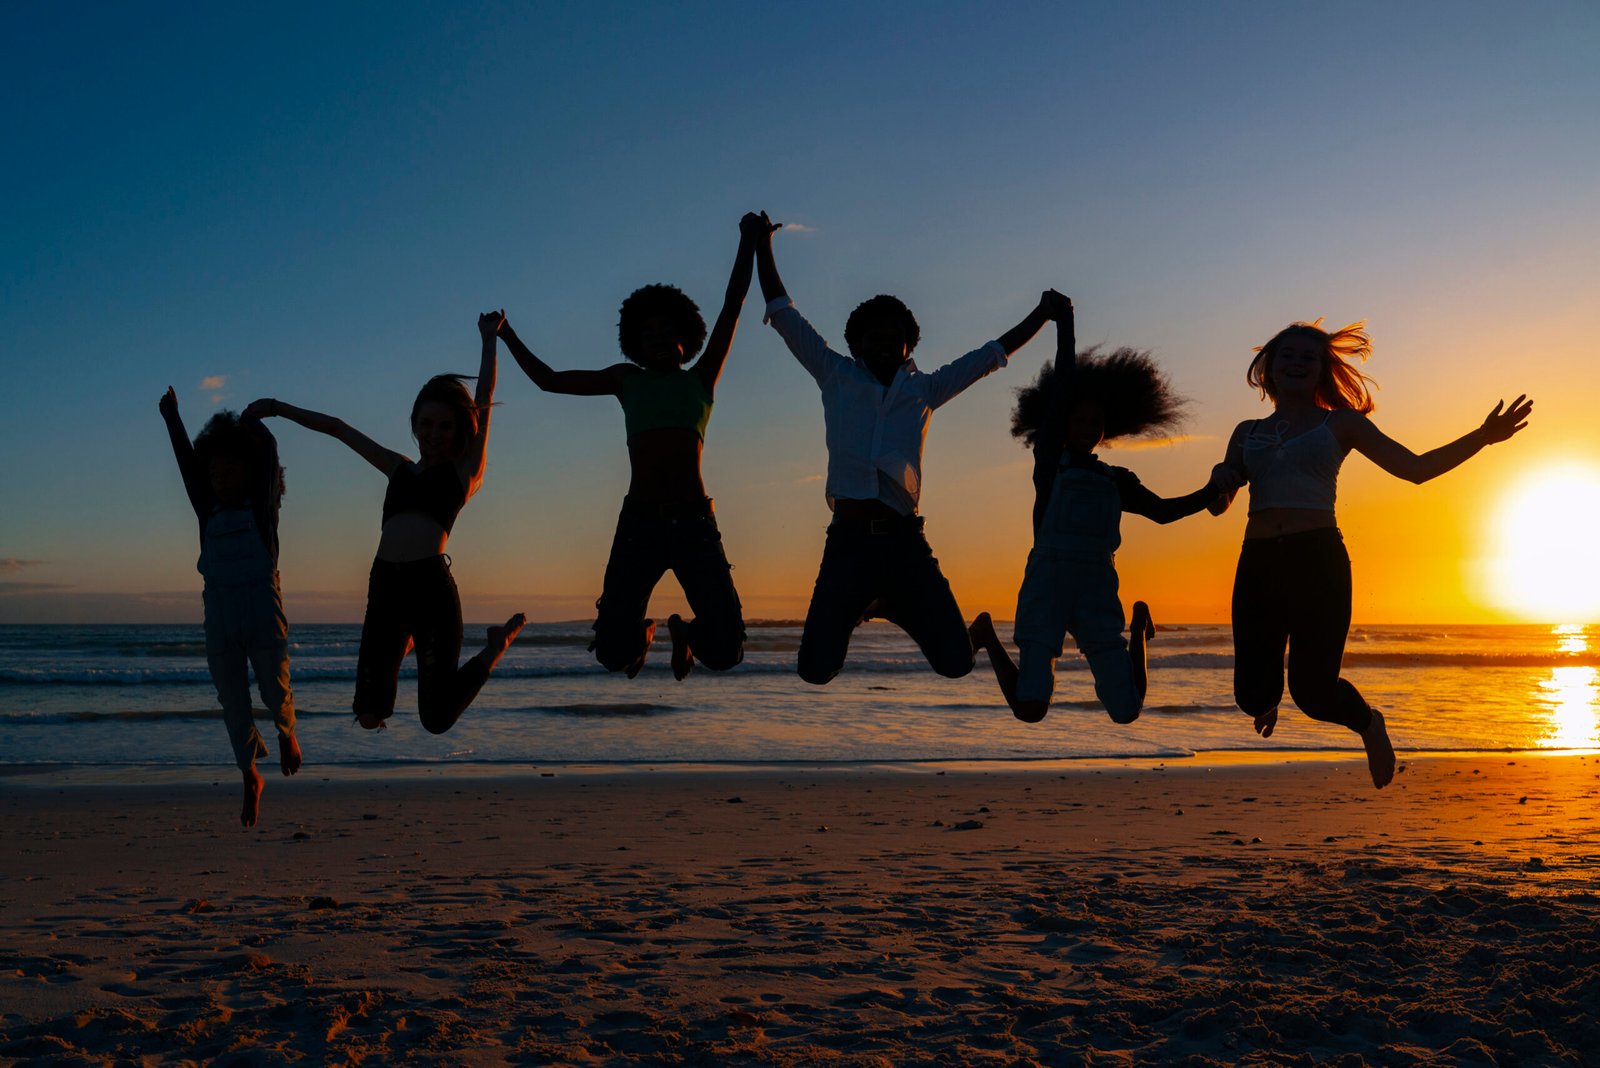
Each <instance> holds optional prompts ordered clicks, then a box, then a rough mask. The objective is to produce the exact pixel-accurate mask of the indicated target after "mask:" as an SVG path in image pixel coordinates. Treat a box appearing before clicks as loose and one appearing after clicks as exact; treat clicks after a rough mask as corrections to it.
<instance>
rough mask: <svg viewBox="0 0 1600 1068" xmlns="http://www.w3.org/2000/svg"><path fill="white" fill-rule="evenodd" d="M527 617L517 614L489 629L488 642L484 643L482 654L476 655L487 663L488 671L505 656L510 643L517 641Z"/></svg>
mask: <svg viewBox="0 0 1600 1068" xmlns="http://www.w3.org/2000/svg"><path fill="white" fill-rule="evenodd" d="M527 622H528V617H527V616H525V615H523V614H522V613H521V612H518V613H517V614H516V615H514V616H512V617H511V618H510V619H508V620H506V621H505V623H504V624H502V625H501V626H498V627H490V628H489V640H488V641H487V642H485V643H484V646H483V652H481V653H479V654H478V655H479V656H481V657H483V658H484V659H485V660H487V661H488V662H489V670H490V671H493V670H494V666H495V665H496V664H498V663H500V658H501V657H502V656H505V655H506V650H507V649H509V648H511V643H512V642H514V641H516V640H517V635H518V634H521V633H522V628H523V627H524V626H525V625H527Z"/></svg>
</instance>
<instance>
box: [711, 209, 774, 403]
mask: <svg viewBox="0 0 1600 1068" xmlns="http://www.w3.org/2000/svg"><path fill="white" fill-rule="evenodd" d="M775 229H777V224H775V223H773V222H772V220H770V219H768V218H767V213H766V212H762V213H761V214H760V215H757V214H755V213H754V212H746V213H745V216H744V218H742V219H740V220H739V251H738V253H736V254H735V255H734V258H733V273H732V274H731V275H729V276H728V291H727V292H726V293H725V294H723V297H722V312H721V314H719V315H718V316H717V322H716V325H714V326H713V327H712V328H711V336H710V337H709V338H707V339H706V348H705V351H704V352H703V353H701V354H700V358H699V359H698V360H696V361H695V364H694V372H695V374H697V375H699V376H700V381H702V382H704V383H705V387H706V392H707V393H712V392H714V391H715V390H716V388H717V379H719V378H721V377H722V365H723V364H724V363H726V362H727V359H728V350H729V349H730V348H732V347H733V334H734V331H735V330H737V329H738V328H739V309H740V308H742V307H744V297H745V294H746V293H748V292H750V275H751V272H752V271H753V270H754V267H755V254H756V246H757V245H758V244H759V243H760V242H761V241H762V239H769V240H770V238H771V236H772V231H773V230H775Z"/></svg>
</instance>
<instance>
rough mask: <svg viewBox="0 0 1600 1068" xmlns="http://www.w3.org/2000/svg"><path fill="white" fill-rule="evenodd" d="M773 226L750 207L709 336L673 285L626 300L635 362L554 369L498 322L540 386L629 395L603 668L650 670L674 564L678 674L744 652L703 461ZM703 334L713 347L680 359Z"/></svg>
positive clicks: (603, 602)
mask: <svg viewBox="0 0 1600 1068" xmlns="http://www.w3.org/2000/svg"><path fill="white" fill-rule="evenodd" d="M770 225H771V224H770V223H768V222H767V221H766V219H765V217H764V216H757V215H751V214H747V215H745V216H744V218H743V219H741V220H740V221H739V251H738V254H737V255H736V256H735V257H734V262H733V274H732V275H731V276H730V277H729V279H728V290H727V293H726V294H725V295H724V297H723V301H722V311H721V313H720V314H719V315H718V316H717V321H716V324H715V325H714V326H713V327H712V328H711V336H710V338H709V339H707V337H706V324H705V320H704V319H702V318H701V317H700V309H699V308H698V307H697V306H696V305H695V303H694V301H692V300H690V299H689V298H688V297H687V296H686V295H684V293H683V292H682V291H681V290H678V289H676V288H674V287H673V286H667V285H649V286H645V287H643V288H642V289H636V290H634V292H633V293H632V294H630V295H629V297H628V299H627V300H625V301H623V302H622V314H621V321H620V322H619V323H618V327H617V341H618V344H619V345H620V347H621V349H622V355H623V356H625V357H627V359H628V360H629V361H630V362H628V363H618V364H613V365H611V366H610V367H607V368H605V369H604V370H598V371H557V370H555V369H554V368H552V367H551V366H550V365H549V364H547V363H545V362H544V361H543V360H541V359H540V358H539V357H537V356H535V355H534V354H533V351H532V350H531V349H529V348H528V346H527V345H525V344H523V343H522V339H521V338H519V337H518V336H517V334H516V332H515V331H514V330H512V329H511V326H510V324H509V323H508V324H506V325H505V326H504V327H503V328H502V330H501V336H502V337H503V338H504V339H505V343H506V347H507V348H508V349H510V350H511V355H512V356H514V357H516V360H517V364H518V366H520V367H521V368H522V369H523V371H525V372H526V373H527V375H528V377H529V378H531V379H533V383H534V385H536V386H538V387H539V388H540V389H542V390H544V391H545V392H547V393H567V394H573V395H577V396H590V397H594V396H607V397H615V398H617V400H618V401H619V402H620V403H621V404H622V415H623V422H624V424H625V425H626V427H627V433H628V460H629V464H630V466H631V472H632V476H631V478H630V479H629V481H628V495H627V496H626V497H624V498H623V501H622V514H621V515H620V516H619V517H618V518H617V532H616V536H615V537H614V538H613V539H612V542H611V557H610V559H609V560H607V561H606V574H605V580H604V585H603V587H602V591H601V594H600V600H599V601H598V602H597V610H598V612H597V617H596V619H595V622H594V643H593V644H592V645H591V646H590V648H591V649H592V650H593V651H594V654H595V657H596V659H598V660H599V661H600V663H601V664H602V665H604V667H605V668H606V670H607V671H624V672H626V673H627V675H628V677H629V678H633V677H634V676H636V675H638V673H639V671H640V669H641V668H643V667H644V661H645V657H646V656H647V655H648V654H649V652H650V643H651V642H652V641H654V640H655V633H656V625H655V621H654V620H651V619H646V618H645V613H646V612H647V611H648V610H649V607H650V594H651V591H653V590H654V589H655V588H656V583H658V582H660V581H661V577H662V576H663V575H664V574H666V572H667V571H668V569H671V571H672V573H673V574H674V575H676V576H677V579H678V583H679V585H681V586H682V587H683V592H684V595H685V596H686V597H687V598H688V600H689V607H690V608H691V609H692V610H693V611H694V618H693V619H691V620H687V621H686V620H684V619H682V618H681V617H679V616H677V615H673V616H671V617H670V618H669V619H668V620H667V628H668V630H669V631H670V632H671V634H672V674H673V676H674V677H675V678H678V679H680V680H681V679H683V678H684V677H686V676H687V675H688V674H689V672H690V671H691V670H692V669H693V667H694V662H695V661H696V660H699V661H700V662H701V663H703V664H704V665H705V666H706V667H708V668H711V669H712V670H714V671H726V670H727V669H729V668H731V667H733V666H734V665H735V664H737V663H739V662H740V661H741V660H743V659H744V638H745V629H744V612H743V609H742V608H741V607H740V605H739V593H738V591H737V590H736V589H734V585H733V575H732V571H731V568H730V566H729V564H728V556H727V553H726V552H724V551H723V548H722V535H721V533H720V532H719V531H718V530H717V520H716V515H715V513H714V511H713V509H712V503H711V498H710V497H708V496H706V487H705V481H704V480H703V479H702V478H701V476H700V459H701V454H702V453H703V452H704V449H705V437H706V425H707V424H708V423H709V422H710V421H711V407H712V403H713V400H714V397H715V394H716V389H717V379H719V378H720V377H721V376H722V367H723V364H724V363H725V362H726V361H727V359H728V350H729V348H730V347H731V346H732V345H733V334H734V331H735V329H737V327H738V325H739V309H740V307H742V306H743V304H744V298H745V294H746V293H747V292H748V291H749V289H750V275H751V270H752V257H753V256H754V254H755V246H756V241H757V235H758V234H764V233H766V232H767V231H768V229H769V227H770ZM702 342H703V343H704V344H705V352H704V353H703V354H702V355H701V356H700V358H699V359H698V360H695V362H694V364H693V365H692V366H687V367H686V366H684V365H685V364H687V363H688V362H689V361H690V360H693V359H694V356H695V353H697V352H700V346H701V344H702Z"/></svg>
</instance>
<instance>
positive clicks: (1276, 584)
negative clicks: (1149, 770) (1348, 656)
mask: <svg viewBox="0 0 1600 1068" xmlns="http://www.w3.org/2000/svg"><path fill="white" fill-rule="evenodd" d="M1349 632H1350V555H1349V554H1348V553H1347V552H1345V548H1344V538H1343V537H1342V536H1340V534H1339V532H1338V530H1336V529H1334V528H1332V527H1328V528H1326V529H1322V530H1307V531H1302V532H1301V533H1298V534H1285V535H1283V536H1282V537H1277V538H1247V539H1245V543H1244V548H1243V549H1242V550H1241V551H1240V553H1239V569H1238V571H1237V572H1236V573H1235V575H1234V579H1233V696H1234V700H1235V701H1237V702H1238V703H1239V707H1240V708H1241V709H1243V710H1244V711H1245V712H1247V713H1249V714H1250V715H1252V716H1260V715H1262V714H1263V713H1265V712H1267V711H1269V710H1271V709H1273V708H1276V707H1277V706H1278V704H1279V702H1281V701H1282V700H1283V666H1284V651H1285V650H1286V649H1287V651H1288V663H1289V695H1290V696H1291V697H1293V698H1294V703H1295V704H1297V705H1299V706H1300V710H1301V711H1302V712H1304V713H1305V714H1306V715H1308V716H1310V717H1311V718H1312V719H1320V720H1323V721H1325V722H1328V723H1338V724H1341V725H1343V726H1346V727H1349V728H1350V729H1351V730H1353V731H1363V730H1365V729H1366V727H1367V724H1368V723H1369V722H1371V719H1372V709H1371V708H1369V707H1368V705H1367V702H1366V700H1365V699H1363V698H1362V696H1361V694H1360V693H1359V692H1358V691H1357V690H1356V688H1355V687H1354V686H1352V685H1351V684H1350V683H1349V682H1348V681H1347V680H1345V679H1342V678H1340V677H1339V667H1340V664H1341V662H1342V661H1343V659H1344V642H1345V637H1346V635H1348V634H1349Z"/></svg>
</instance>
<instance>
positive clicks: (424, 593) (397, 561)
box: [245, 312, 526, 734]
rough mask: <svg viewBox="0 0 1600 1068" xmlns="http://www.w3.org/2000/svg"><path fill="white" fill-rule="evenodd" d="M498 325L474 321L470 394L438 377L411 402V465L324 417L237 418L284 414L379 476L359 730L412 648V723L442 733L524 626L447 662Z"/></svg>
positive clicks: (499, 318) (253, 412) (262, 407)
mask: <svg viewBox="0 0 1600 1068" xmlns="http://www.w3.org/2000/svg"><path fill="white" fill-rule="evenodd" d="M504 321H505V316H504V314H503V313H500V312H490V313H485V314H483V315H480V316H479V317H478V334H479V336H480V338H481V340H482V343H483V355H482V362H481V364H480V366H479V370H478V387H477V392H476V395H474V394H471V393H468V392H467V388H466V386H465V385H463V384H462V383H463V377H464V376H461V375H437V376H435V377H433V378H431V379H429V380H428V382H427V383H426V384H425V385H424V386H423V387H422V390H421V392H419V393H418V394H417V399H416V401H415V402H414V403H413V404H412V406H411V433H412V436H413V437H414V438H415V439H416V442H417V448H418V450H419V458H418V459H417V460H416V461H415V462H413V461H412V460H411V458H410V457H408V456H405V455H404V454H402V453H398V452H393V451H391V450H389V449H386V448H384V447H383V446H382V445H379V444H378V443H377V442H375V441H373V440H372V439H371V438H369V437H367V436H366V435H365V434H363V433H361V432H360V431H359V430H356V429H355V428H354V427H351V426H350V425H348V424H347V423H345V422H344V421H343V420H340V419H336V418H334V417H333V416H330V415H323V414H322V413H320V412H313V411H309V410H307V409H305V408H296V407H294V406H293V405H290V404H285V403H283V402H282V401H278V400H272V399H262V400H258V401H255V402H254V403H252V404H251V405H250V406H249V407H248V408H246V409H245V415H246V416H255V417H258V418H259V417H265V416H283V417H284V418H285V419H288V420H290V421H292V422H296V423H299V424H300V425H301V426H303V427H306V428H307V429H309V430H315V431H317V432H319V433H322V434H327V435H329V436H330V437H333V438H337V439H338V440H340V441H342V442H344V443H345V444H346V445H348V446H349V447H350V448H351V449H352V450H354V451H355V453H356V455H358V456H360V457H361V458H362V459H363V460H365V461H367V462H368V463H370V464H371V465H372V466H373V467H376V468H377V469H378V470H379V471H382V472H383V473H384V475H385V476H387V477H388V479H389V488H388V491H387V492H386V493H385V495H384V498H383V528H382V533H381V534H380V536H379V540H378V553H377V558H376V559H375V560H374V561H373V563H372V573H371V576H370V578H369V581H368V585H367V613H366V618H365V620H364V621H363V622H362V625H361V649H360V652H359V654H358V655H357V659H356V692H355V699H354V708H355V713H356V719H357V721H358V722H359V723H360V724H361V725H362V726H363V727H366V728H367V729H369V730H372V729H377V728H381V727H382V726H384V723H385V721H386V720H388V718H389V717H390V716H391V715H392V714H393V713H394V701H395V691H396V688H397V685H398V681H399V675H400V662H401V661H402V660H404V659H405V655H406V653H407V652H408V651H410V649H411V648H412V647H413V646H415V648H416V651H417V715H418V717H419V718H420V719H421V721H422V725H423V727H424V728H426V729H427V730H428V732H429V733H431V734H443V733H444V732H445V731H447V730H449V729H450V728H451V727H452V726H453V725H454V724H455V722H456V720H458V719H460V718H461V713H462V712H464V711H465V710H466V708H467V706H468V705H469V704H471V703H472V699H473V698H474V697H476V696H477V695H478V691H479V690H480V689H482V687H483V684H484V683H485V682H487V681H488V678H489V672H490V671H492V670H493V669H494V666H495V665H496V664H497V663H499V661H500V658H501V657H502V656H504V655H505V651H506V650H507V649H508V648H510V646H511V643H512V642H513V641H514V640H516V637H517V633H518V632H519V631H520V630H521V629H522V626H523V623H524V622H525V621H526V620H525V618H524V616H523V615H522V614H521V613H520V612H519V613H518V614H516V615H514V616H512V617H511V618H510V619H508V620H506V621H505V624H504V625H503V626H498V627H490V628H489V633H488V640H487V642H486V643H485V645H484V647H483V650H482V651H481V652H479V653H478V654H477V655H476V656H474V657H472V658H471V659H469V660H467V661H466V662H465V663H462V664H458V663H457V661H458V660H459V658H460V656H461V640H462V626H461V597H460V595H459V594H458V592H457V590H456V584H455V579H454V578H453V577H451V574H450V564H449V560H448V558H447V557H446V556H445V555H444V549H445V545H446V544H447V542H448V540H449V537H450V529H451V527H452V526H453V525H454V524H455V519H456V515H457V514H458V513H459V512H460V511H461V508H462V506H463V505H465V504H466V502H467V499H468V498H469V497H471V496H472V495H473V494H474V493H476V492H477V491H478V489H479V487H480V486H482V485H483V471H484V462H485V458H486V455H487V449H488V443H489V415H490V411H491V404H492V402H493V399H494V385H495V331H496V330H497V329H498V328H499V326H500V324H501V323H502V322H504Z"/></svg>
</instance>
